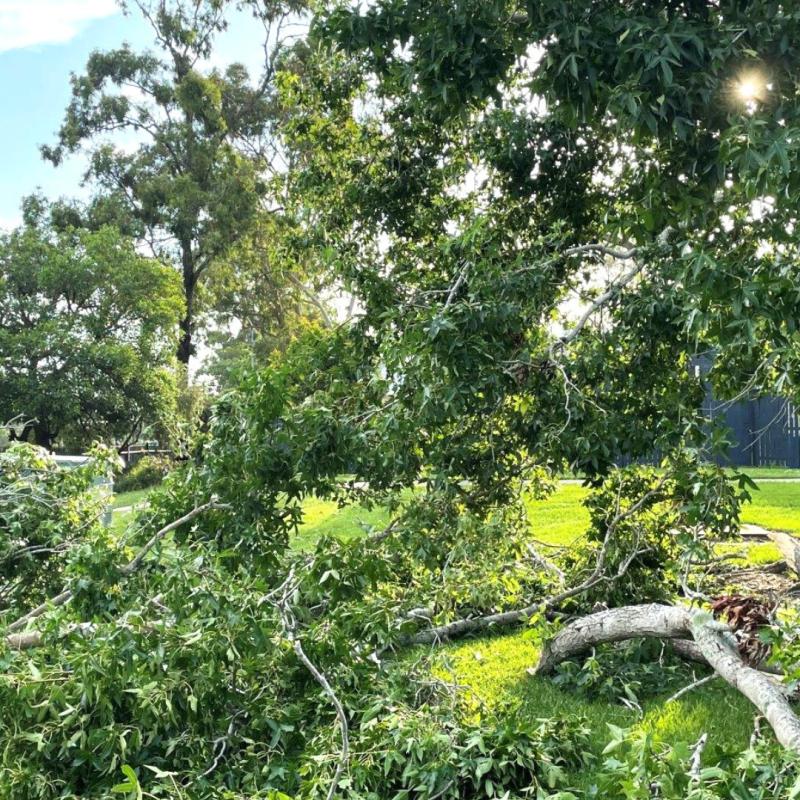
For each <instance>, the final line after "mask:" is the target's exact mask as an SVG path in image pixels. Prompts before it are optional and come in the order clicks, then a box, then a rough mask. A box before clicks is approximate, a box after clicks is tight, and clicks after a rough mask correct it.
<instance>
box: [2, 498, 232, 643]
mask: <svg viewBox="0 0 800 800" xmlns="http://www.w3.org/2000/svg"><path fill="white" fill-rule="evenodd" d="M219 508H230V506H229V505H227V504H225V503H219V502H217V500H216V498H213V499H212V500H211V501H210V502H208V503H204V504H203V505H201V506H197V507H196V508H193V509H192V510H191V511H189V512H188V513H187V514H184V515H183V516H182V517H181V518H180V519H176V520H175V521H174V522H170V523H169V524H168V525H165V526H164V527H163V528H161V530H159V531H158V532H156V533H155V534H153V536H152V538H151V539H150V540H149V541H148V542H147V544H145V545H144V546H143V547H142V549H141V550H139V552H138V553H137V554H136V555H135V556H134V557H133V558H132V559H131V560H130V561H129V562H128V563H127V564H125V566H123V567H122V568H121V569H120V574H121V575H122V576H123V577H126V578H127V577H129V576H130V575H132V574H133V573H134V572H136V571H137V570H138V569H139V568H140V567H141V565H142V562H143V561H144V558H145V556H146V555H147V554H148V553H149V552H150V551H151V550H152V549H153V547H155V546H156V544H157V543H158V542H160V541H161V540H162V539H163V538H164V537H165V536H166V535H167V534H168V533H170V532H171V531H174V530H175V529H176V528H179V527H180V526H181V525H184V524H185V523H187V522H190V521H191V520H193V519H194V518H195V517H196V516H198V515H199V514H202V513H203V512H205V511H210V510H211V509H219ZM74 596H75V593H74V592H73V591H72V590H71V589H64V590H63V591H62V592H60V593H59V594H57V595H56V596H55V597H51V598H50V599H48V600H47V601H45V602H44V603H42V604H41V605H39V606H37V607H36V608H34V609H33V610H32V611H29V612H28V613H27V614H25V615H24V616H22V617H20V618H19V619H17V620H15V621H14V622H12V623H11V624H10V625H9V626H8V628H7V629H6V630H8V632H9V634H12V633H13V632H14V631H18V630H20V629H21V628H24V627H25V626H26V625H27V624H28V623H29V622H31V621H32V620H34V619H37V618H38V617H41V616H42V614H44V613H45V612H46V611H48V610H49V609H52V608H59V607H60V606H63V605H66V604H67V603H68V602H69V601H70V600H72V598H73V597H74ZM41 638H42V637H41V633H39V632H38V631H29V632H26V633H24V634H19V635H16V636H12V635H7V636H6V637H5V642H6V644H7V645H8V646H9V647H10V648H11V649H12V650H29V649H30V648H32V647H36V646H37V645H38V644H39V643H40V642H41Z"/></svg>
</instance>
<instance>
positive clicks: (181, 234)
mask: <svg viewBox="0 0 800 800" xmlns="http://www.w3.org/2000/svg"><path fill="white" fill-rule="evenodd" d="M234 5H235V4H234V3H232V2H228V0H225V1H224V2H218V1H217V0H213V1H205V0H203V1H202V2H193V3H182V2H165V1H164V0H154V2H150V1H149V0H137V1H136V2H134V3H132V4H125V5H124V7H125V8H126V9H128V8H130V9H132V10H135V11H137V12H138V13H140V14H141V15H142V16H143V17H144V19H145V20H146V21H147V22H148V23H149V24H150V26H151V27H152V29H153V32H154V34H155V38H156V44H157V48H158V49H157V51H156V52H150V51H146V52H140V53H137V52H134V51H133V50H132V49H131V48H130V47H129V46H127V45H124V46H123V47H121V48H119V49H116V50H111V51H108V52H99V51H98V52H95V53H93V54H92V55H91V57H90V58H89V61H88V63H87V66H86V72H85V74H83V75H74V76H73V77H72V100H71V102H70V104H69V106H68V108H67V111H66V115H65V119H64V123H63V125H62V127H61V130H60V131H59V135H58V142H57V144H56V145H55V146H45V147H43V148H42V153H43V155H44V156H45V157H46V158H48V159H49V160H51V161H52V162H53V163H54V164H56V165H57V164H59V163H60V162H61V161H62V160H63V159H64V158H65V157H66V156H68V155H69V154H71V153H75V152H78V151H82V152H85V153H86V154H87V155H88V157H89V166H88V169H87V172H86V180H87V181H89V182H91V184H92V185H93V186H94V187H95V189H96V192H97V196H96V199H95V202H94V204H93V207H92V209H91V214H90V219H89V221H88V224H90V225H92V224H93V225H97V224H102V223H112V224H116V225H118V226H119V227H120V228H121V229H122V230H123V231H125V232H126V233H129V234H131V235H134V236H136V237H137V238H138V239H140V240H141V241H143V242H144V243H146V245H147V246H149V247H150V248H151V249H152V253H153V255H154V256H155V257H156V258H159V259H162V260H164V261H166V262H168V263H171V264H173V265H174V266H175V267H176V268H177V269H178V270H179V271H180V273H181V275H182V279H183V290H184V296H185V306H186V310H185V314H184V317H183V319H182V321H181V340H180V342H179V346H178V359H179V361H181V362H182V363H184V364H187V363H188V361H189V358H190V357H191V356H192V355H193V354H194V353H195V351H196V344H195V341H194V338H195V335H196V330H197V325H198V319H199V318H200V316H201V315H202V314H203V311H204V310H207V309H208V306H209V302H208V297H207V296H206V297H205V298H204V296H203V292H202V286H203V284H204V282H205V279H206V276H207V274H208V272H209V270H211V269H212V268H213V266H214V264H215V263H216V262H218V261H224V259H225V257H226V256H227V255H229V254H230V252H231V250H232V248H234V247H235V246H236V245H237V243H239V242H240V241H242V240H245V239H246V238H247V236H248V233H249V232H250V231H251V229H252V227H253V225H254V224H255V221H256V220H257V218H258V216H259V214H260V213H263V212H264V211H265V210H268V209H265V208H264V207H265V206H268V205H269V203H268V202H267V196H268V182H269V180H270V173H271V171H272V170H274V168H275V165H274V164H273V160H274V159H275V144H274V141H273V136H274V133H273V129H274V126H275V125H276V124H277V123H278V122H279V118H280V115H279V109H278V108H276V105H275V98H274V86H273V80H274V75H275V72H276V70H277V68H278V62H279V59H280V56H281V53H282V50H283V48H284V46H285V42H284V36H285V33H284V26H285V24H286V22H287V20H288V18H289V17H290V15H291V14H293V13H299V12H300V11H301V10H302V9H303V8H304V4H303V3H302V2H300V3H298V2H287V3H281V2H278V3H272V2H266V3H261V2H255V1H254V2H249V3H245V4H243V5H244V6H245V7H246V8H247V9H248V10H250V11H252V14H253V24H259V25H263V27H264V37H265V43H264V64H263V69H262V73H261V74H260V75H258V76H256V77H255V78H254V79H253V78H251V76H250V75H249V73H248V71H247V69H246V68H245V67H244V66H243V65H241V64H231V65H228V66H227V67H225V68H224V69H222V70H220V69H216V68H209V67H208V60H209V59H210V57H211V56H212V53H213V52H214V44H215V40H216V38H217V37H218V36H219V34H221V33H222V32H224V31H225V29H226V28H227V25H228V22H227V14H228V12H229V10H230V9H231V8H232V7H233V6H234ZM121 135H125V136H127V137H128V139H129V140H130V139H131V138H132V139H133V142H134V145H133V147H130V146H128V147H126V146H125V144H126V142H123V141H120V136H121ZM128 144H129V142H128Z"/></svg>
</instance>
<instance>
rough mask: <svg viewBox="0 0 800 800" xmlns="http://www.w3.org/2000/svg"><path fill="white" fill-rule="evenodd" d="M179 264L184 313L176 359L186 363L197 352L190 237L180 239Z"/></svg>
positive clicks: (195, 284) (194, 284)
mask: <svg viewBox="0 0 800 800" xmlns="http://www.w3.org/2000/svg"><path fill="white" fill-rule="evenodd" d="M181 265H182V268H183V294H184V298H185V300H186V313H185V315H184V317H183V319H182V320H181V323H180V328H181V338H180V341H179V342H178V361H180V362H181V364H188V363H189V359H190V358H191V357H192V356H193V355H195V353H196V352H197V349H196V348H195V346H194V298H195V293H196V290H197V274H196V273H195V269H194V253H193V252H192V242H191V240H190V239H181Z"/></svg>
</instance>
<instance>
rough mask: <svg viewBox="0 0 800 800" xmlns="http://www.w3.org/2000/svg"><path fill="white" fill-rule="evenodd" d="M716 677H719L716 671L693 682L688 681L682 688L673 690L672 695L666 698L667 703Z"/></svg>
mask: <svg viewBox="0 0 800 800" xmlns="http://www.w3.org/2000/svg"><path fill="white" fill-rule="evenodd" d="M717 678H719V675H717V673H716V672H715V673H714V674H713V675H706V677H705V678H700V679H699V680H696V681H695V682H694V683H690V684H689V685H688V686H684V687H683V689H681V690H680V691H677V692H675V694H674V695H672V697H670V698H669V700H667V703H674V702H675V701H676V700H678V699H679V698H681V697H683V696H684V695H685V694H687V693H688V692H691V691H692V690H693V689H697V688H698V687H699V686H704V685H705V684H707V683H711V681H714V680H716V679H717Z"/></svg>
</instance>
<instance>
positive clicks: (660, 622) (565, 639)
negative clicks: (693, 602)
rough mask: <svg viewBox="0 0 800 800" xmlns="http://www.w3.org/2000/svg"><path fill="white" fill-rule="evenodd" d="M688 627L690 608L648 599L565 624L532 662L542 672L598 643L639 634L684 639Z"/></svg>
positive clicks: (634, 636) (619, 640)
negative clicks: (645, 601)
mask: <svg viewBox="0 0 800 800" xmlns="http://www.w3.org/2000/svg"><path fill="white" fill-rule="evenodd" d="M691 630H692V612H691V611H689V609H687V608H683V607H682V606H664V605H660V604H659V603H649V604H648V605H642V606H626V607H624V608H612V609H611V610H610V611H601V612H599V613H598V614H590V615H589V616H588V617H581V618H580V619H578V620H576V621H575V622H573V623H571V624H570V625H567V627H566V628H564V629H563V630H561V631H560V632H559V633H557V634H556V635H555V636H554V637H553V638H552V639H551V640H550V641H549V642H548V644H547V646H546V647H545V648H544V649H543V650H542V654H541V656H540V658H539V663H538V664H537V665H536V673H537V674H538V675H546V674H547V673H549V672H552V671H553V670H554V669H555V668H556V666H557V665H558V664H560V663H561V662H562V661H566V660H567V659H569V658H572V656H575V655H578V654H579V653H583V652H585V651H586V650H587V649H590V648H592V647H594V646H595V645H598V644H606V643H608V642H623V641H625V640H627V639H634V638H637V637H640V636H653V637H656V638H658V639H685V638H686V637H687V636H689V635H690V634H691Z"/></svg>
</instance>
